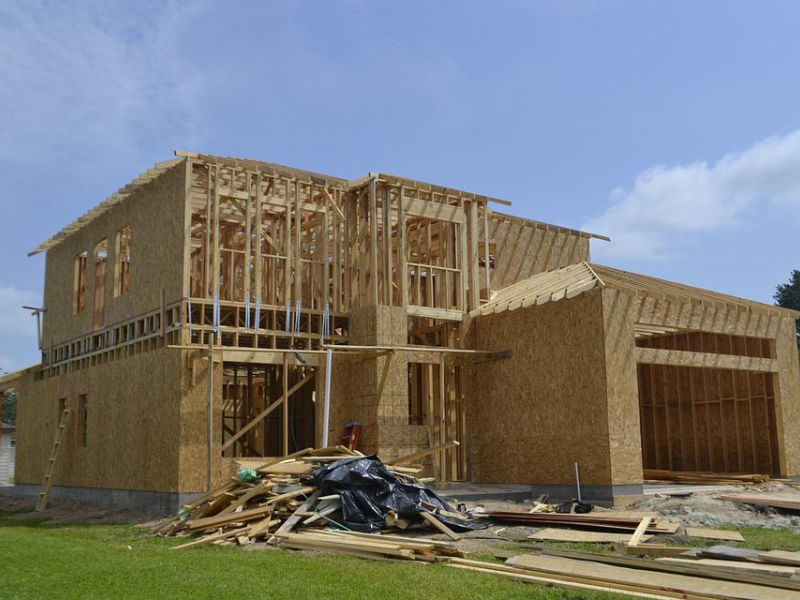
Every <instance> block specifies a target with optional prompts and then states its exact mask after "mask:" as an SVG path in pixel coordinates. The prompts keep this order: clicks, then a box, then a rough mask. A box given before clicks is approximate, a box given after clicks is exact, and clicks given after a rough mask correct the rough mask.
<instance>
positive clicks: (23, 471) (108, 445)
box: [15, 349, 180, 492]
mask: <svg viewBox="0 0 800 600" xmlns="http://www.w3.org/2000/svg"><path fill="white" fill-rule="evenodd" d="M80 394H86V396H87V407H88V419H87V443H86V447H83V446H82V445H81V441H82V440H81V438H82V431H81V419H80V415H79V412H78V396H79V395H80ZM60 398H65V399H66V405H67V407H68V408H70V409H71V411H72V413H71V418H70V421H69V425H68V428H67V431H66V435H65V438H64V444H63V446H62V448H61V451H60V453H59V455H58V460H57V462H56V471H55V476H54V478H53V482H54V484H55V485H68V486H81V487H102V488H112V489H136V490H151V491H163V492H174V491H178V449H179V433H180V422H179V417H180V412H179V407H180V362H179V353H178V352H177V351H175V350H170V349H160V350H153V351H150V352H144V353H142V354H137V355H135V356H131V357H128V358H125V359H122V360H114V361H109V362H107V363H103V364H100V365H96V366H94V367H91V368H89V369H85V370H82V371H77V372H74V373H70V374H67V375H64V376H60V377H54V378H50V379H45V380H42V381H38V382H37V381H33V378H32V377H30V376H29V377H28V378H27V379H26V380H25V382H24V384H23V386H22V387H21V389H20V402H19V414H18V418H17V428H18V430H17V464H16V476H15V477H16V481H17V483H30V484H39V483H41V481H42V477H43V475H44V471H45V466H46V464H47V461H48V458H49V457H50V454H51V452H52V450H53V441H54V439H55V432H56V424H57V421H58V416H59V414H58V406H59V399H60Z"/></svg>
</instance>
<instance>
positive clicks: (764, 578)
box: [448, 549, 800, 600]
mask: <svg viewBox="0 0 800 600" xmlns="http://www.w3.org/2000/svg"><path fill="white" fill-rule="evenodd" d="M734 550H735V549H734ZM763 554H767V555H768V554H770V553H763ZM780 554H783V555H786V554H792V555H797V556H798V558H800V554H798V553H780ZM778 560H780V559H778ZM784 560H785V558H784ZM719 562H720V563H722V562H723V561H719ZM724 562H725V563H726V564H724V565H723V564H708V563H705V562H701V561H693V560H691V559H685V560H680V561H677V560H675V559H667V558H664V559H656V560H652V559H643V558H633V557H628V556H611V555H607V554H595V553H589V552H573V551H567V550H553V549H543V550H542V551H541V553H540V554H521V555H515V556H512V557H510V558H508V559H507V560H506V561H505V564H497V563H489V562H482V561H474V560H466V559H459V558H453V559H450V561H449V563H448V564H449V566H451V567H454V568H459V569H466V570H471V571H479V572H483V573H494V574H497V575H502V576H504V577H510V578H512V579H517V580H519V581H525V582H529V583H540V584H545V585H554V586H558V587H564V588H569V589H579V590H593V591H602V592H610V593H616V594H624V595H627V596H633V597H639V598H656V599H661V598H687V599H688V598H692V599H698V600H699V599H714V600H720V599H723V598H736V599H742V600H800V582H798V581H797V580H796V579H794V578H793V577H791V576H790V573H788V572H782V571H775V570H774V567H771V566H769V565H762V566H766V568H765V569H764V570H762V571H759V570H752V569H748V568H745V566H744V565H746V563H743V562H733V561H724ZM798 564H800V563H798ZM782 568H785V567H782Z"/></svg>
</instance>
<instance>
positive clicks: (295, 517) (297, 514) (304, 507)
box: [268, 465, 320, 544]
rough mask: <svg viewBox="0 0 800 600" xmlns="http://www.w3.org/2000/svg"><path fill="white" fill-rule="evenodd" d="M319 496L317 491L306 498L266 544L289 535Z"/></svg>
mask: <svg viewBox="0 0 800 600" xmlns="http://www.w3.org/2000/svg"><path fill="white" fill-rule="evenodd" d="M309 466H311V465H309ZM319 495H320V492H319V490H317V491H315V492H314V493H313V494H311V495H310V496H309V497H308V498H306V499H305V501H304V502H303V503H302V504H301V505H300V506H298V507H297V510H296V511H294V513H292V516H290V517H289V518H288V519H286V520H285V521H284V522H283V524H282V525H281V526H280V527H278V530H277V531H276V532H275V534H274V535H273V536H272V537H271V538H269V541H268V543H270V544H274V543H276V542H277V541H278V539H277V538H278V537H280V535H281V534H286V533H289V532H290V531H291V530H292V529H294V526H295V525H297V524H298V523H299V522H300V519H302V514H303V513H307V512H308V511H310V510H311V509H312V508H313V507H314V504H316V502H317V498H319Z"/></svg>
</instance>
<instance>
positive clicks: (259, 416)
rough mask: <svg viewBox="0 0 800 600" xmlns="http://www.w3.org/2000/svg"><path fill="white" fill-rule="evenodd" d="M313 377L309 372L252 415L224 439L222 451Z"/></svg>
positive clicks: (284, 404)
mask: <svg viewBox="0 0 800 600" xmlns="http://www.w3.org/2000/svg"><path fill="white" fill-rule="evenodd" d="M284 356H286V355H284ZM284 372H285V369H284ZM313 377H314V373H309V374H308V375H306V376H305V377H304V378H303V379H301V380H300V381H298V382H297V383H296V384H294V385H293V386H292V387H291V388H290V389H285V390H284V393H283V395H282V396H281V397H280V398H278V399H277V400H275V402H273V403H272V404H270V405H269V406H268V407H267V408H265V409H264V410H262V411H261V412H260V413H258V414H257V415H256V416H255V417H253V419H252V420H251V421H250V422H249V423H247V425H245V426H244V427H242V428H241V429H240V430H239V431H237V432H236V434H235V435H233V436H232V437H230V438H229V439H228V440H226V441H225V443H224V444H223V445H222V450H223V452H224V451H225V450H227V449H228V448H230V447H231V446H232V445H233V444H234V443H235V442H236V441H237V440H238V439H239V438H240V437H242V436H243V435H244V434H246V433H247V432H248V431H250V430H251V429H252V428H253V427H255V426H256V425H258V424H259V423H260V422H261V421H263V420H264V419H265V418H266V417H267V416H269V414H270V413H272V412H273V411H274V410H275V409H276V408H278V407H279V406H287V404H286V403H287V401H288V398H289V396H291V395H292V394H294V393H295V392H296V391H297V390H299V389H300V388H301V387H303V386H304V385H305V384H307V383H308V382H309V381H311V379H312V378H313ZM287 441H288V438H287ZM287 454H289V453H288V452H284V456H285V455H287Z"/></svg>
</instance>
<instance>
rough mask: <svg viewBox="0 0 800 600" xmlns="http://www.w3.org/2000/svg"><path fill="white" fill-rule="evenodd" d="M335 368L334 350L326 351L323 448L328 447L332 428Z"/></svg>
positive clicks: (328, 349)
mask: <svg viewBox="0 0 800 600" xmlns="http://www.w3.org/2000/svg"><path fill="white" fill-rule="evenodd" d="M332 368H333V350H332V349H330V348H327V349H326V350H325V404H324V405H323V408H322V447H323V448H327V447H328V429H329V428H330V411H331V369H332Z"/></svg>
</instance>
